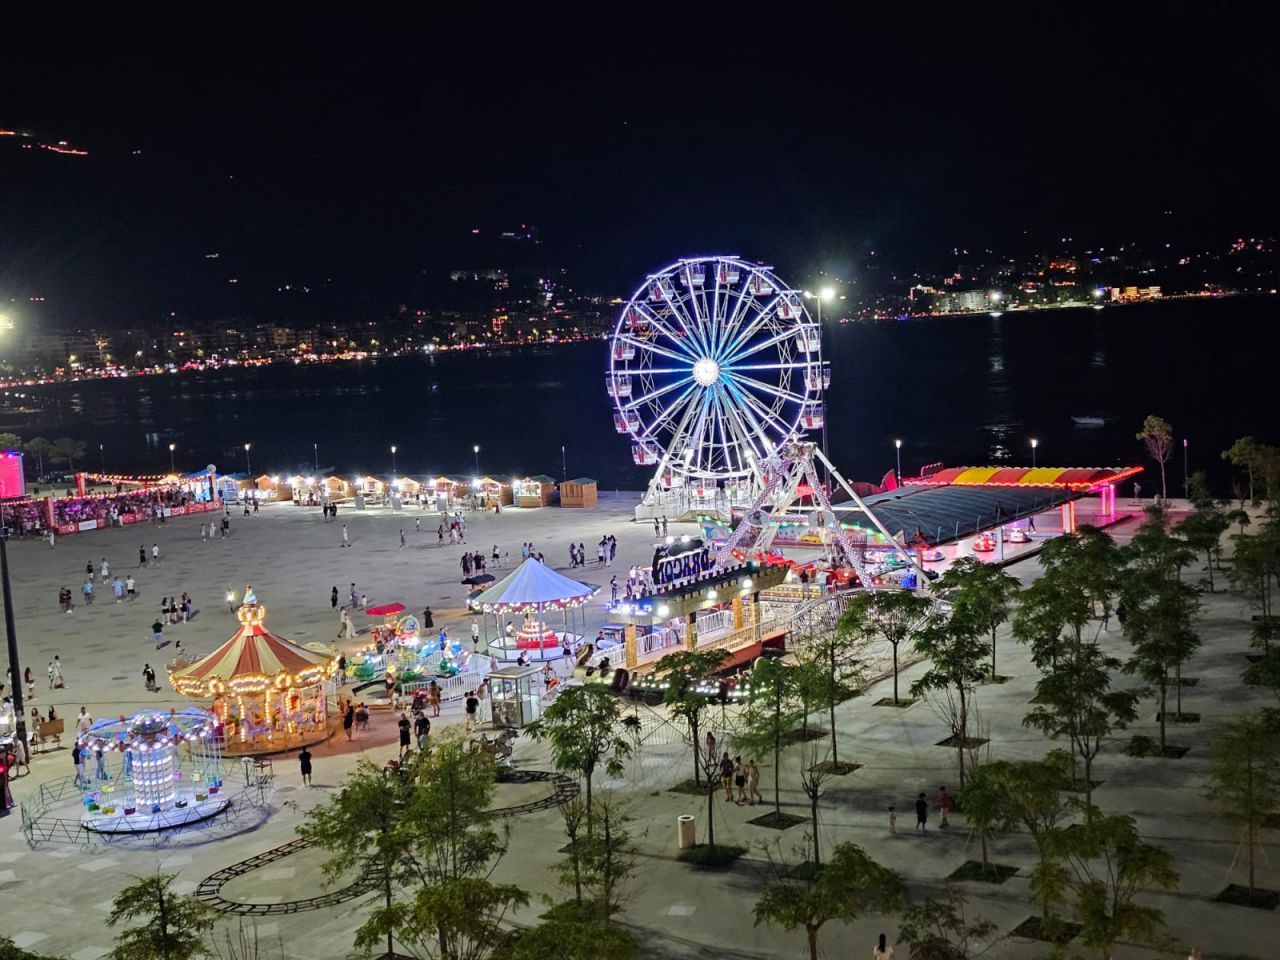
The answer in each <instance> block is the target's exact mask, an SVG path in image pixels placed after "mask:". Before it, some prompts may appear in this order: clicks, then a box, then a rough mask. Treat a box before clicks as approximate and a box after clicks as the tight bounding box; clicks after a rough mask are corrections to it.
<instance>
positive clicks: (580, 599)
mask: <svg viewBox="0 0 1280 960" xmlns="http://www.w3.org/2000/svg"><path fill="white" fill-rule="evenodd" d="M599 589H600V588H599V587H596V586H592V585H591V584H589V583H580V582H578V581H577V580H571V579H570V578H569V577H566V576H564V575H563V574H559V573H556V571H554V570H552V569H551V568H550V567H548V566H547V565H546V564H544V563H540V562H539V561H537V560H535V559H533V558H532V557H530V558H529V559H528V560H525V561H524V563H522V564H520V566H518V567H517V568H516V569H515V570H513V571H512V572H511V573H510V574H509V575H508V576H506V577H504V578H503V579H502V580H499V581H498V582H497V583H495V584H494V585H493V586H491V587H490V588H489V589H488V590H486V591H484V593H482V594H480V595H479V596H478V597H476V598H475V600H474V601H472V602H473V604H474V605H475V606H476V607H477V608H478V609H479V610H480V611H481V612H482V614H483V615H484V617H485V618H486V628H487V627H488V617H489V616H493V618H494V626H495V628H496V629H495V630H494V631H493V634H492V635H493V636H494V637H495V639H493V640H491V641H490V643H489V651H490V653H491V654H492V655H493V656H494V657H495V658H496V659H498V660H505V661H513V660H517V659H518V658H519V657H520V655H521V654H522V653H523V654H525V655H526V658H527V659H529V660H554V659H555V658H557V657H559V656H560V655H561V654H560V651H561V649H562V648H563V647H564V646H565V645H566V644H568V645H569V646H570V647H576V646H577V644H578V642H579V641H580V640H581V639H582V632H583V629H584V627H583V623H584V617H583V613H582V607H583V606H584V605H585V604H586V603H587V601H589V600H590V599H591V598H592V597H593V596H595V595H596V593H597V592H598V591H599ZM575 611H576V612H577V617H576V618H575V617H574V613H575ZM548 618H550V619H551V621H552V622H551V623H548V622H547V621H548ZM575 620H576V622H575ZM558 628H560V629H558ZM488 632H489V631H488V630H487V629H486V633H488Z"/></svg>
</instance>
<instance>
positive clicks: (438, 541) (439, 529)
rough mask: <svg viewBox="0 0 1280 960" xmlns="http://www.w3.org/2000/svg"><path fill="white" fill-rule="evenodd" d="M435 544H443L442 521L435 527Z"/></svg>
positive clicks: (440, 545)
mask: <svg viewBox="0 0 1280 960" xmlns="http://www.w3.org/2000/svg"><path fill="white" fill-rule="evenodd" d="M436 546H437V547H443V546H444V524H443V523H442V524H440V526H438V527H436Z"/></svg>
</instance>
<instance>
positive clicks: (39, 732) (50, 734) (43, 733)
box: [35, 717, 66, 747]
mask: <svg viewBox="0 0 1280 960" xmlns="http://www.w3.org/2000/svg"><path fill="white" fill-rule="evenodd" d="M65 730H66V727H65V726H64V725H63V720H62V718H61V717H59V718H58V719H57V720H41V721H40V724H39V725H38V726H37V727H36V731H35V734H36V743H38V744H40V745H41V746H42V747H43V746H44V744H46V743H48V742H49V741H50V740H52V741H53V742H54V743H56V744H57V745H58V746H59V747H60V746H62V734H63V733H64V732H65Z"/></svg>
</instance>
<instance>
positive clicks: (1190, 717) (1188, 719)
mask: <svg viewBox="0 0 1280 960" xmlns="http://www.w3.org/2000/svg"><path fill="white" fill-rule="evenodd" d="M1159 722H1160V714H1158V713H1157V714H1156V723H1159ZM1168 722H1169V723H1199V722H1200V714H1198V713H1171V714H1169V721H1168Z"/></svg>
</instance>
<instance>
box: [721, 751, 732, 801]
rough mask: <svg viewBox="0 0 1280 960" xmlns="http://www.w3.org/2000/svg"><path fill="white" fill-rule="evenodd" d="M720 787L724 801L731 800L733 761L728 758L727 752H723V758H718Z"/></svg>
mask: <svg viewBox="0 0 1280 960" xmlns="http://www.w3.org/2000/svg"><path fill="white" fill-rule="evenodd" d="M720 786H722V787H724V798H725V799H726V800H732V799H733V761H732V760H731V759H730V758H729V751H728V750H726V751H725V752H724V756H723V757H721V758H720Z"/></svg>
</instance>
